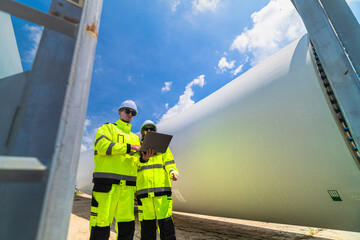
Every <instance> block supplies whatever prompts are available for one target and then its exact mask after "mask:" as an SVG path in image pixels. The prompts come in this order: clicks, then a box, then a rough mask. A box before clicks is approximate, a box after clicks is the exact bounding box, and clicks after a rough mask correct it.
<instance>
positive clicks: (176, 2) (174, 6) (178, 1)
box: [170, 0, 180, 12]
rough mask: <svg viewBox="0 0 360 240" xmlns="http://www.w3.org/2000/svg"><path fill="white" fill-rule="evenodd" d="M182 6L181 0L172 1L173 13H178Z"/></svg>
mask: <svg viewBox="0 0 360 240" xmlns="http://www.w3.org/2000/svg"><path fill="white" fill-rule="evenodd" d="M179 4H180V0H174V1H170V7H171V11H172V12H176V9H177V6H178V5H179Z"/></svg>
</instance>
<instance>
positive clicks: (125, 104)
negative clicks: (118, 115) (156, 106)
mask: <svg viewBox="0 0 360 240" xmlns="http://www.w3.org/2000/svg"><path fill="white" fill-rule="evenodd" d="M121 108H130V109H132V110H134V111H135V112H136V114H138V110H137V107H136V104H135V102H134V101H131V100H126V101H123V102H122V103H121V105H120V107H119V108H118V111H120V109H121Z"/></svg>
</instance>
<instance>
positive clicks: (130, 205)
mask: <svg viewBox="0 0 360 240" xmlns="http://www.w3.org/2000/svg"><path fill="white" fill-rule="evenodd" d="M135 192H136V187H135V186H126V185H119V184H112V185H111V189H109V191H108V192H95V191H93V196H92V197H93V199H92V202H91V215H90V231H91V227H95V226H98V227H108V226H111V224H112V222H113V219H114V217H115V220H116V222H130V221H134V220H135V215H134V194H135ZM115 229H116V231H118V230H117V224H116V225H115Z"/></svg>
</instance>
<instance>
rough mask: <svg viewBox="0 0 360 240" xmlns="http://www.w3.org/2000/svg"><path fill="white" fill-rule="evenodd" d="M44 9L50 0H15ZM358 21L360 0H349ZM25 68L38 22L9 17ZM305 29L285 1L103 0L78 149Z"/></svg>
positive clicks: (200, 91)
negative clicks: (131, 113) (121, 110)
mask: <svg viewBox="0 0 360 240" xmlns="http://www.w3.org/2000/svg"><path fill="white" fill-rule="evenodd" d="M19 2H23V3H25V4H27V5H30V6H32V7H34V8H37V9H39V10H42V11H44V12H47V11H48V9H49V6H50V3H51V1H50V0H38V1H31V2H30V3H29V1H26V0H21V1H19ZM347 2H348V3H349V5H350V7H351V9H352V10H353V12H354V14H355V16H356V17H357V19H359V16H360V0H349V1H347ZM12 20H13V25H14V31H15V34H16V38H17V43H18V48H19V52H20V57H21V61H22V64H23V68H24V70H29V69H31V65H32V61H33V59H34V56H35V53H36V49H37V46H38V43H39V41H40V38H41V34H42V27H40V26H37V25H34V24H32V23H29V22H26V21H23V20H21V19H18V18H14V17H13V18H12ZM305 32H306V30H305V28H304V26H303V24H302V22H301V19H300V17H299V16H298V14H297V12H296V11H295V9H294V7H293V6H292V4H291V2H290V0H271V1H269V0H256V1H249V0H190V1H189V0H187V1H185V0H142V1H139V0H137V1H134V0H104V3H103V10H102V16H101V23H100V30H99V38H98V44H97V50H96V55H95V62H94V71H93V76H92V84H91V90H90V96H89V104H88V109H87V116H86V122H85V129H84V136H83V142H82V150H86V149H90V148H92V145H93V142H94V136H95V133H96V129H97V128H98V127H99V126H101V125H102V124H103V123H105V122H115V121H116V120H117V119H118V114H117V108H118V106H119V104H120V103H121V102H122V101H123V100H126V99H132V100H134V101H135V102H136V104H137V106H138V109H139V114H138V115H137V116H136V117H134V120H133V122H132V124H133V131H134V132H137V131H139V128H140V126H141V124H142V122H143V121H145V120H146V119H151V120H153V121H154V122H160V121H162V120H163V119H166V118H169V117H172V116H174V115H176V114H177V113H178V112H181V111H183V110H184V109H186V108H188V107H191V106H192V105H193V104H195V103H196V102H198V101H200V100H201V99H203V98H205V97H206V96H208V95H209V94H211V93H213V92H215V91H216V90H218V89H219V88H221V87H222V86H224V85H226V84H227V83H229V82H230V81H232V80H233V79H235V78H236V77H238V76H240V75H241V74H242V73H244V72H246V71H247V70H248V69H250V68H251V67H252V66H254V65H256V64H258V63H259V62H261V61H262V60H264V59H265V58H266V57H268V56H270V55H272V54H273V53H275V52H277V51H278V50H279V49H281V48H283V47H285V46H286V45H288V44H289V43H291V42H292V41H294V40H296V39H297V38H299V37H301V36H302V35H303V34H304V33H305Z"/></svg>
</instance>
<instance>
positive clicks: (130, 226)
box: [90, 221, 135, 240]
mask: <svg viewBox="0 0 360 240" xmlns="http://www.w3.org/2000/svg"><path fill="white" fill-rule="evenodd" d="M117 225H118V237H117V240H133V239H134V231H135V221H131V222H118V223H117ZM109 237H110V226H109V227H91V233H90V240H108V239H109Z"/></svg>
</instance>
